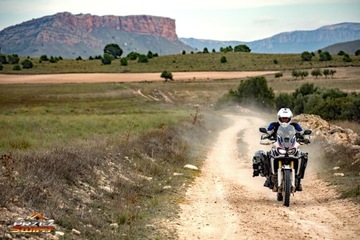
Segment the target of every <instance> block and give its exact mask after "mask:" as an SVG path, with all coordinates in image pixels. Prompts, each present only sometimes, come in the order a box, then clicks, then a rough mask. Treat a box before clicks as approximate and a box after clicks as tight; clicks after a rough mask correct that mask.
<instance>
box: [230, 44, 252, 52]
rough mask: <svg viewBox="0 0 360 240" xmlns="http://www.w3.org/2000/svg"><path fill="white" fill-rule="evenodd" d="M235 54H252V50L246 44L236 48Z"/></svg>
mask: <svg viewBox="0 0 360 240" xmlns="http://www.w3.org/2000/svg"><path fill="white" fill-rule="evenodd" d="M234 52H251V49H250V48H249V47H248V46H246V45H245V44H240V45H237V46H235V47H234Z"/></svg>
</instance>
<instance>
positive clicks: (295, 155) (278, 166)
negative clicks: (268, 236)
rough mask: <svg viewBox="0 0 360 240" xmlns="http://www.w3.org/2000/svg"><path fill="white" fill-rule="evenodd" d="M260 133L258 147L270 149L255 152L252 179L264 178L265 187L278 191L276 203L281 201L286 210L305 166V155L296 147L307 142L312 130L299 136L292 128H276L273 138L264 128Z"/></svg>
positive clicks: (302, 175) (290, 126)
mask: <svg viewBox="0 0 360 240" xmlns="http://www.w3.org/2000/svg"><path fill="white" fill-rule="evenodd" d="M259 130H260V132H262V133H264V134H263V135H262V136H261V141H260V144H262V145H270V144H273V146H272V148H271V150H270V151H269V152H267V153H265V152H264V151H262V150H259V151H257V152H256V153H255V156H254V158H253V169H254V175H253V176H254V177H255V176H259V174H260V175H261V176H262V177H266V178H267V185H264V186H266V187H269V188H270V189H272V190H273V192H277V200H278V201H284V205H285V206H287V207H289V206H290V195H291V193H293V194H294V193H295V192H296V189H297V188H298V184H300V179H301V178H303V177H304V172H305V168H306V164H307V153H304V152H302V151H301V150H300V148H299V146H300V145H302V144H309V143H310V139H309V137H307V136H309V135H310V134H311V130H305V131H304V133H303V135H302V136H300V134H299V133H297V132H296V130H295V128H294V126H292V125H288V126H287V127H282V126H279V128H278V130H277V136H276V137H275V136H271V135H269V134H268V133H267V131H266V129H265V128H260V129H259ZM305 158H306V159H305ZM305 160H306V161H305Z"/></svg>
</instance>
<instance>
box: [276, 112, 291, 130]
mask: <svg viewBox="0 0 360 240" xmlns="http://www.w3.org/2000/svg"><path fill="white" fill-rule="evenodd" d="M292 117H293V114H292V112H291V110H290V109H288V108H281V109H280V110H279V112H278V114H277V118H278V122H279V124H280V125H281V126H282V127H287V126H289V124H290V122H291V119H292Z"/></svg>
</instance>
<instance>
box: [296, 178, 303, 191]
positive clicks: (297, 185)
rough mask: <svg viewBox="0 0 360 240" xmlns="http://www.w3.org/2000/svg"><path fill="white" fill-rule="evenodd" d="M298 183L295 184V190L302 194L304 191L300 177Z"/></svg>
mask: <svg viewBox="0 0 360 240" xmlns="http://www.w3.org/2000/svg"><path fill="white" fill-rule="evenodd" d="M296 182H297V184H295V185H296V186H295V187H296V188H295V190H296V191H298V192H301V191H302V190H303V189H302V185H301V178H300V177H297V178H296Z"/></svg>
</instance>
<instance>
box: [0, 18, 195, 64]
mask: <svg viewBox="0 0 360 240" xmlns="http://www.w3.org/2000/svg"><path fill="white" fill-rule="evenodd" d="M108 43H117V44H119V46H120V47H121V48H122V49H123V50H124V53H125V54H126V53H128V52H131V51H136V52H139V53H147V52H148V51H152V52H156V53H159V54H173V53H180V52H181V51H182V50H187V51H189V50H191V48H190V47H189V46H187V45H185V44H184V43H182V42H180V41H179V40H178V37H177V35H176V25H175V20H174V19H171V18H165V17H156V16H148V15H134V16H113V15H107V16H96V15H91V14H78V15H73V14H71V13H69V12H62V13H57V14H55V15H51V16H45V17H42V18H38V19H33V20H30V21H27V22H23V23H21V24H17V25H15V26H11V27H8V28H5V29H4V30H3V31H0V47H1V50H2V52H3V53H8V54H12V53H17V54H19V55H22V56H27V55H29V56H39V55H42V54H47V55H57V56H63V57H70V58H71V57H77V56H83V57H88V56H91V55H101V54H102V50H103V48H104V47H105V45H106V44H108Z"/></svg>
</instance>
